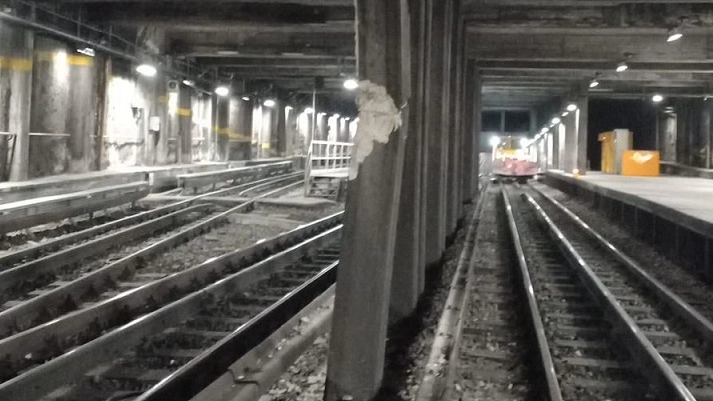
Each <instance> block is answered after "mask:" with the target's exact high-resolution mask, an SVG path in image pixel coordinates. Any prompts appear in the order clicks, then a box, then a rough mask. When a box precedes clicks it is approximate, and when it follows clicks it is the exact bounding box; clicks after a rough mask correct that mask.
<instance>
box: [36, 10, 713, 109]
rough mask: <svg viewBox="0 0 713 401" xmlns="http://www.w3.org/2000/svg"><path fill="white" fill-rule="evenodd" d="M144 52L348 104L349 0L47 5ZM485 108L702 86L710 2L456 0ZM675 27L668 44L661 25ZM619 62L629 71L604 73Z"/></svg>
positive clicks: (706, 84) (254, 86)
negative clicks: (579, 92)
mask: <svg viewBox="0 0 713 401" xmlns="http://www.w3.org/2000/svg"><path fill="white" fill-rule="evenodd" d="M49 3H51V4H56V5H58V7H60V8H64V9H70V10H74V12H75V13H76V10H78V9H79V10H81V13H82V18H83V19H85V20H88V21H90V22H92V23H94V24H98V25H100V26H103V27H106V26H111V27H112V29H114V30H115V32H121V33H122V34H123V33H125V34H126V35H127V36H128V37H131V38H132V39H135V40H136V41H137V42H139V43H144V44H145V45H147V46H148V47H150V48H154V49H156V50H160V51H162V52H166V53H168V54H172V55H175V56H178V57H180V58H183V59H185V60H188V61H191V62H195V63H197V64H199V65H200V66H202V67H203V68H206V69H208V70H214V71H218V72H219V73H220V74H221V75H224V76H233V77H235V79H236V80H238V81H240V82H245V85H246V88H247V89H248V90H260V89H261V88H265V87H275V88H280V89H281V90H284V91H287V92H288V93H290V94H292V95H296V96H302V97H309V94H310V93H311V92H312V89H313V87H314V86H315V77H318V78H319V79H318V86H319V87H320V89H319V92H320V93H322V94H323V95H324V96H329V99H330V100H332V101H333V102H342V103H344V104H353V93H349V92H347V91H345V90H344V89H343V87H342V83H343V81H344V79H345V77H350V76H354V75H355V57H354V46H355V45H354V35H355V32H354V23H353V19H354V4H353V0H183V1H180V0H174V1H162V0H93V1H89V0H52V1H46V2H45V4H49ZM462 5H463V10H462V12H461V15H462V16H463V17H464V18H465V20H466V29H467V39H468V44H467V52H468V56H469V57H471V58H473V59H475V60H476V61H477V65H478V69H479V73H480V74H481V76H482V78H483V83H484V86H483V97H484V106H485V107H498V108H503V107H507V108H532V107H537V106H541V105H546V104H552V103H553V102H557V99H565V98H567V97H568V96H570V95H571V93H573V90H574V89H575V88H577V87H580V88H581V87H585V88H586V87H588V84H589V82H590V81H591V80H592V79H595V78H596V79H597V80H598V82H600V85H599V86H598V87H596V88H593V89H590V90H589V94H590V96H593V97H596V96H601V97H628V98H631V97H634V98H636V97H648V96H651V94H653V93H661V94H663V95H668V96H676V95H678V96H705V95H707V94H709V93H712V92H713V88H710V85H711V84H710V82H711V78H713V60H712V59H711V54H712V52H713V36H711V34H712V33H713V4H711V2H710V1H702V0H701V1H670V0H669V1H662V0H648V1H647V0H628V1H626V0H623V1H618V0H462ZM673 28H679V29H680V30H681V32H682V33H683V34H684V36H683V38H682V39H681V40H679V41H676V42H672V43H667V42H666V39H667V37H668V32H669V30H670V29H673ZM622 61H625V62H626V63H627V64H628V65H629V70H628V71H625V72H623V73H617V72H615V68H616V66H617V64H619V63H620V62H622Z"/></svg>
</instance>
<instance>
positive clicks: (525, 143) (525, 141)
mask: <svg viewBox="0 0 713 401" xmlns="http://www.w3.org/2000/svg"><path fill="white" fill-rule="evenodd" d="M528 146H530V141H529V140H528V139H527V138H522V139H520V147H523V148H526V147H528Z"/></svg>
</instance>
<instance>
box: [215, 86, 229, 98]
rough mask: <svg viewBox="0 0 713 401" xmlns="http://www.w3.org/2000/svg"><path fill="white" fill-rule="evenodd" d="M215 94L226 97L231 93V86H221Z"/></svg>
mask: <svg viewBox="0 0 713 401" xmlns="http://www.w3.org/2000/svg"><path fill="white" fill-rule="evenodd" d="M215 94H216V95H218V96H220V97H226V96H228V95H230V88H228V87H227V86H219V87H217V88H215Z"/></svg>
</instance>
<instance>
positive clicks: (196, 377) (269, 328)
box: [135, 261, 339, 401]
mask: <svg viewBox="0 0 713 401" xmlns="http://www.w3.org/2000/svg"><path fill="white" fill-rule="evenodd" d="M338 265H339V262H338V261H337V262H334V263H332V264H331V265H329V266H328V267H326V268H325V269H323V270H322V271H321V272H320V273H318V274H317V275H316V276H315V277H313V278H311V279H310V280H308V281H307V282H305V283H304V284H302V285H300V286H299V287H297V288H296V289H294V290H293V291H292V292H290V293H289V294H287V295H285V296H284V297H283V298H282V299H280V300H279V301H277V302H276V303H274V304H272V305H271V306H269V307H268V308H267V309H265V310H264V311H262V312H261V313H260V314H258V315H257V316H255V317H253V318H252V319H250V320H249V321H248V322H247V323H245V324H244V325H242V326H240V327H239V328H238V329H237V330H236V331H234V332H233V333H232V334H231V335H230V336H228V337H226V338H224V339H222V340H221V341H219V342H218V343H217V344H215V345H214V346H212V347H211V348H210V349H208V350H206V351H205V352H203V353H202V354H201V355H199V356H197V357H196V358H194V359H192V360H191V361H190V362H188V364H186V365H184V366H182V367H181V368H179V369H178V370H177V371H176V372H174V373H173V374H171V375H170V376H168V377H167V378H165V379H164V380H162V381H161V382H159V383H158V384H157V385H155V386H153V387H152V388H151V389H149V390H148V391H147V392H146V393H144V394H143V395H141V396H140V397H138V398H137V399H136V400H135V401H163V400H172V401H188V400H190V399H191V398H193V396H195V395H197V394H198V393H199V392H200V391H201V390H203V389H204V388H206V387H207V386H209V385H210V384H211V383H213V382H214V381H215V380H217V379H218V378H220V376H221V375H222V374H223V373H225V371H226V370H227V369H228V368H230V366H231V365H232V364H233V363H234V362H235V361H236V360H238V359H239V358H240V357H242V356H243V355H245V354H246V353H248V352H249V351H250V350H251V349H253V348H254V347H256V346H258V345H259V344H260V343H261V342H262V341H263V340H264V339H266V338H268V337H269V336H270V335H271V334H272V333H273V332H274V331H276V330H277V329H279V328H280V327H281V326H282V325H283V324H285V323H287V321H289V320H290V318H291V317H292V316H294V315H295V314H297V313H299V312H300V311H301V310H302V308H304V307H306V306H307V305H309V304H310V302H312V301H313V300H314V299H315V298H317V297H318V296H319V295H320V294H322V293H324V292H325V291H327V290H328V289H329V288H330V287H331V286H332V284H334V282H335V280H336V278H337V266H338Z"/></svg>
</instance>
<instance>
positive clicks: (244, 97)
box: [242, 96, 250, 102]
mask: <svg viewBox="0 0 713 401" xmlns="http://www.w3.org/2000/svg"><path fill="white" fill-rule="evenodd" d="M242 99H243V100H244V101H246V102H249V101H250V96H243V97H242Z"/></svg>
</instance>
